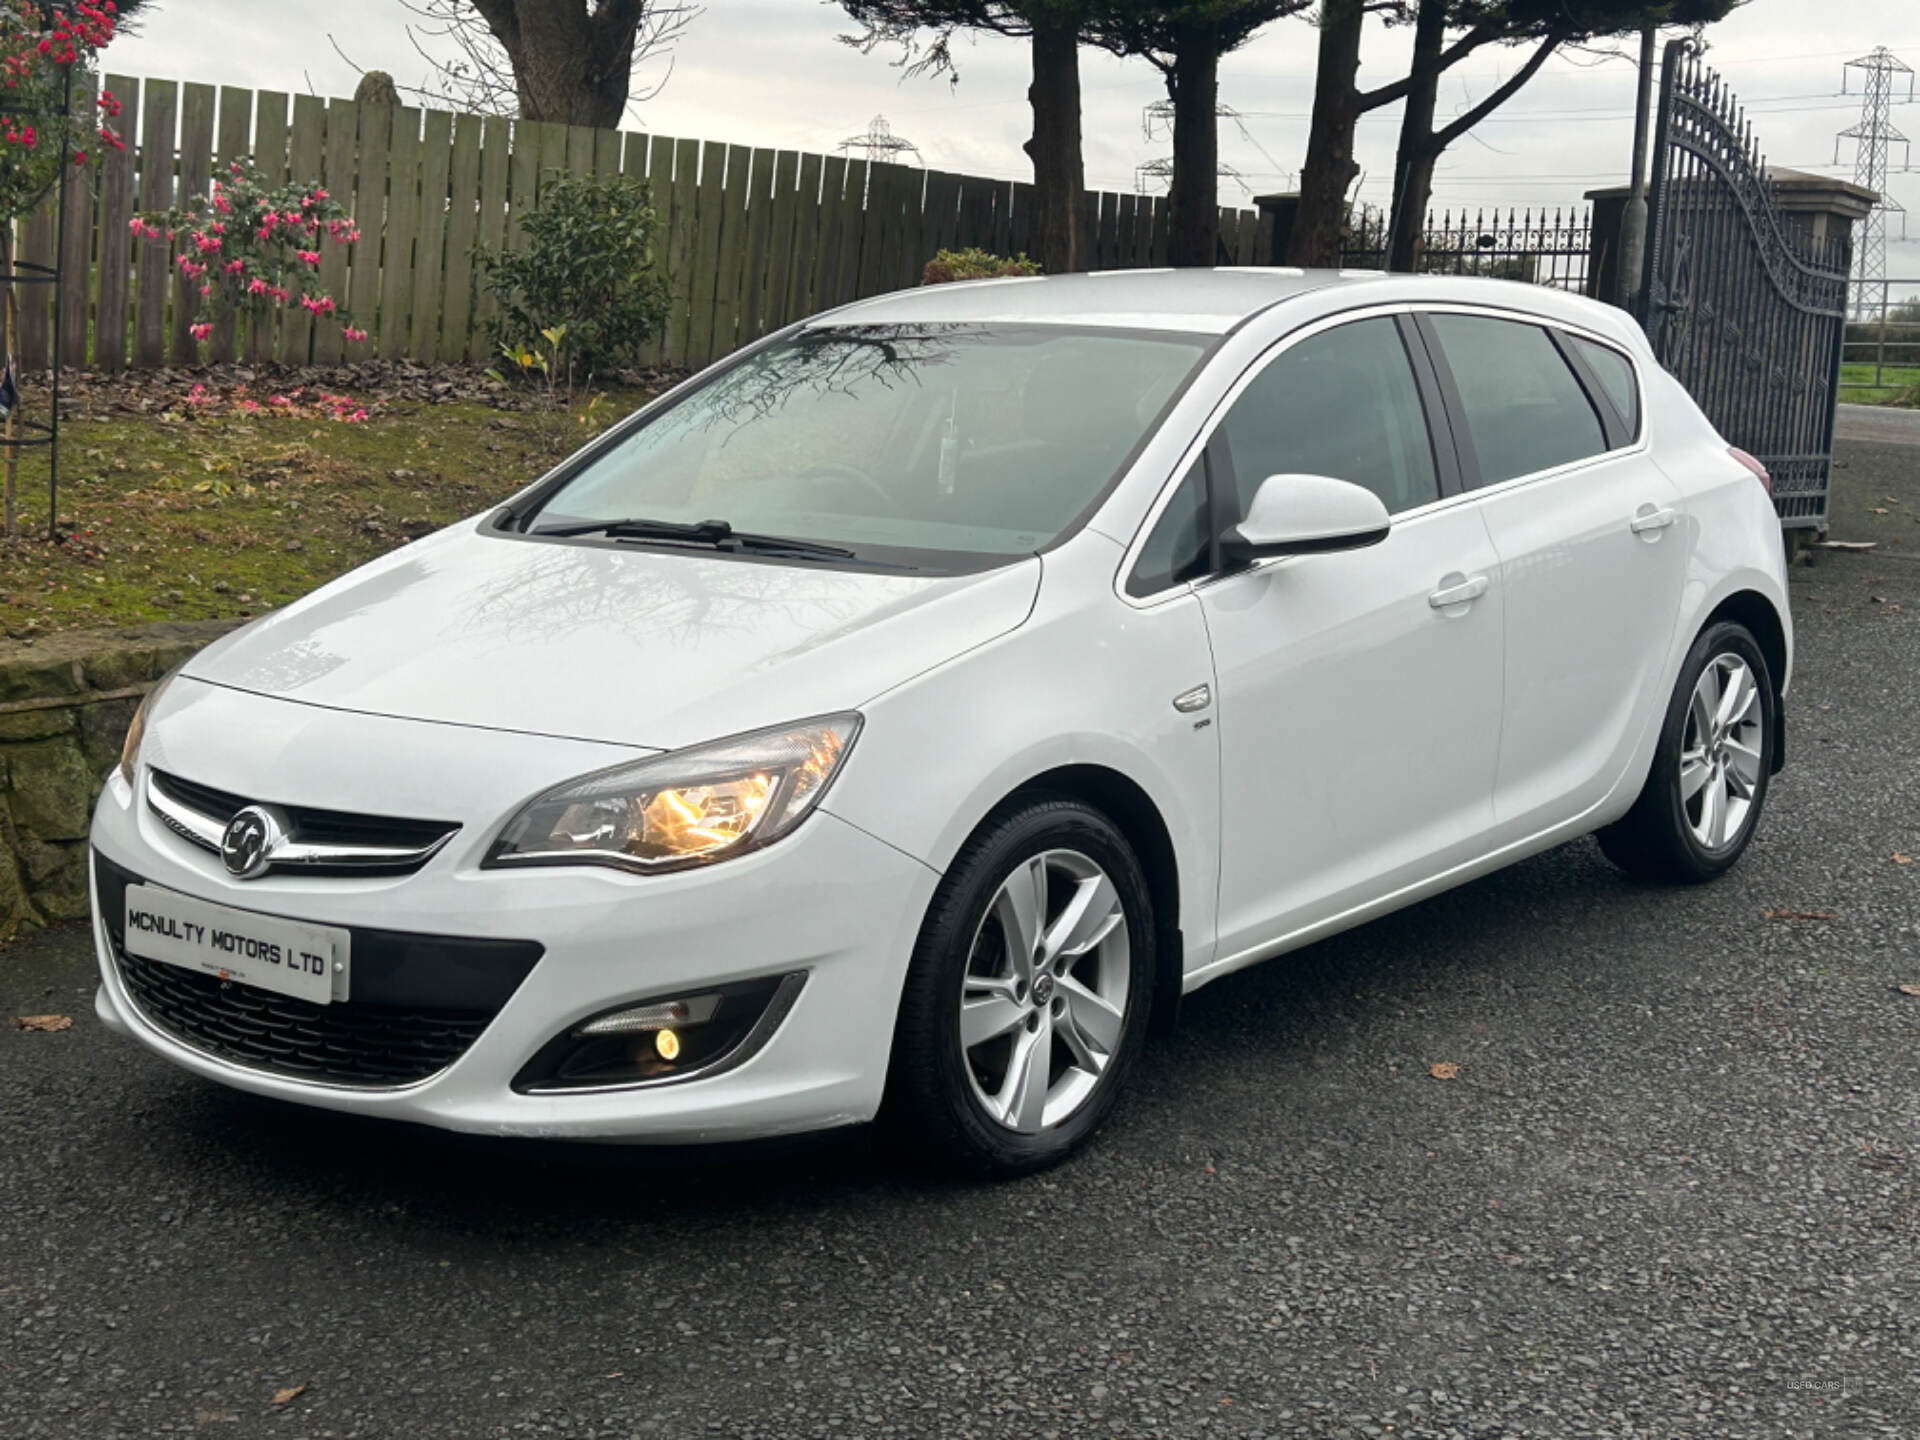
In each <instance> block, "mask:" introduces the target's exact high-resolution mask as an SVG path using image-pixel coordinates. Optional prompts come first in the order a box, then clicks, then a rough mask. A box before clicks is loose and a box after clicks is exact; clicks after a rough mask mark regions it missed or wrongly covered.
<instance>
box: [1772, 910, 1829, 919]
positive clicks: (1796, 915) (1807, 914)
mask: <svg viewBox="0 0 1920 1440" xmlns="http://www.w3.org/2000/svg"><path fill="white" fill-rule="evenodd" d="M1760 913H1761V914H1762V915H1764V916H1766V918H1767V919H1769V920H1838V919H1839V918H1840V912H1839V911H1838V910H1762V911H1761V912H1760Z"/></svg>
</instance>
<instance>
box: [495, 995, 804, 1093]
mask: <svg viewBox="0 0 1920 1440" xmlns="http://www.w3.org/2000/svg"><path fill="white" fill-rule="evenodd" d="M806 978H807V977H806V972H805V971H802V970H796V971H792V972H790V973H788V974H785V975H767V976H762V977H761V978H760V979H757V980H735V981H725V982H722V983H720V984H718V985H711V986H708V987H707V988H706V989H703V990H698V991H695V992H693V993H692V994H682V995H677V996H670V997H666V998H663V997H660V996H658V995H655V996H651V997H643V998H641V999H640V1000H639V1001H638V1002H637V1003H634V1004H628V1005H622V1006H620V1007H619V1008H618V1009H614V1010H607V1011H604V1012H602V1013H601V1014H599V1015H590V1016H588V1017H587V1018H586V1019H584V1020H582V1021H580V1022H579V1023H577V1024H575V1025H573V1026H571V1027H569V1028H568V1029H566V1030H563V1031H561V1032H560V1033H559V1034H558V1035H555V1036H554V1037H553V1038H552V1039H551V1040H549V1041H548V1042H547V1043H546V1044H545V1045H543V1046H541V1047H540V1049H539V1050H538V1051H536V1052H535V1053H534V1055H533V1056H532V1058H531V1059H529V1060H528V1061H527V1063H526V1064H525V1065H524V1066H522V1067H521V1070H520V1073H519V1074H518V1075H517V1076H515V1077H514V1081H513V1088H514V1089H515V1090H518V1091H520V1092H522V1093H538V1092H547V1091H553V1090H569V1089H594V1088H603V1087H614V1086H624V1085H656V1084H667V1083H669V1082H672V1081H680V1080H695V1079H700V1078H702V1077H705V1076H711V1075H714V1074H718V1073H720V1072H721V1071H723V1070H725V1069H727V1068H729V1067H731V1066H733V1065H738V1064H741V1063H743V1062H745V1061H746V1060H748V1059H750V1058H751V1057H752V1056H753V1055H754V1054H755V1052H757V1051H758V1050H759V1049H760V1047H761V1046H763V1045H765V1044H766V1043H767V1041H768V1040H769V1039H770V1038H771V1037H772V1035H773V1032H774V1031H775V1030H776V1029H778V1028H779V1026H780V1023H781V1021H783V1020H784V1019H785V1018H786V1016H787V1013H788V1011H790V1010H791V1009H792V1008H793V1004H794V1001H795V1000H797V999H798V998H799V995H800V988H801V986H802V985H804V984H805V983H806Z"/></svg>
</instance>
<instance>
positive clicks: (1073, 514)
mask: <svg viewBox="0 0 1920 1440" xmlns="http://www.w3.org/2000/svg"><path fill="white" fill-rule="evenodd" d="M1206 344H1207V342H1206V340H1205V339H1204V338H1203V337H1197V336H1191V335H1184V334H1178V335H1175V334H1161V333H1151V332H1121V331H1111V330H1101V331H1096V330H1087V329H1073V328H1066V327H1052V326H1000V325H991V324H974V325H931V326H930V325H919V326H913V325H887V326H878V325H875V326H840V327H834V328H826V329H819V330H810V331H804V332H802V333H800V334H796V335H793V336H791V337H789V338H788V339H786V340H783V341H780V342H779V343H777V344H774V345H771V346H768V347H767V348H766V349H764V350H761V351H759V352H758V353H757V354H754V355H752V356H750V357H749V358H747V359H746V360H744V361H742V362H741V363H740V364H738V365H736V366H734V367H733V368H732V369H730V370H727V371H725V372H724V373H722V374H720V375H718V376H716V377H715V378H714V379H713V380H712V381H710V382H709V383H707V384H706V385H704V386H701V387H700V388H699V389H697V390H695V391H694V392H693V393H691V394H689V395H688V396H687V397H686V398H685V399H684V400H681V401H680V402H679V403H678V404H676V405H674V406H672V407H671V408H669V409H667V410H665V411H663V412H662V413H660V414H658V415H656V416H654V417H652V418H651V419H649V420H648V421H646V422H645V423H644V424H643V425H641V426H640V427H639V428H638V429H636V430H634V431H633V432H632V433H630V434H628V435H626V436H625V437H624V438H622V439H621V440H619V441H618V442H617V443H615V444H614V445H612V446H611V448H609V449H607V450H606V451H604V452H603V453H601V454H600V455H598V456H596V457H595V458H594V459H593V460H592V461H591V462H590V463H588V464H587V465H586V466H585V467H584V468H583V469H581V470H580V471H579V473H578V474H576V475H575V476H573V477H572V478H571V479H570V480H568V481H567V482H566V483H565V484H564V485H562V486H561V487H560V488H559V489H558V490H556V491H554V492H553V493H552V494H550V495H549V496H547V497H546V499H545V501H544V503H543V504H542V505H541V506H540V508H539V511H538V513H537V515H535V516H534V517H532V518H531V519H523V520H522V521H521V523H522V524H523V525H524V526H525V528H527V529H529V530H531V531H532V532H533V533H535V534H538V533H540V532H541V531H542V530H552V529H558V528H561V527H573V528H578V527H581V526H582V525H583V523H590V522H595V521H619V520H645V521H649V522H666V523H668V524H681V525H688V524H694V525H698V524H701V523H703V522H706V521H713V520H718V521H724V522H726V524H727V525H728V526H729V527H730V528H731V530H732V531H734V532H736V533H737V532H757V533H760V534H763V535H775V536H781V537H786V538H790V539H796V540H806V541H813V542H824V543H826V544H830V545H834V546H838V547H841V548H843V549H846V550H850V551H852V552H853V553H854V557H855V558H857V559H858V558H874V559H893V560H895V561H899V560H907V561H909V562H915V561H917V560H922V559H927V558H929V557H926V556H924V555H922V556H917V557H916V556H910V555H902V554H901V552H945V553H947V554H950V555H956V556H970V557H991V556H1011V555H1019V554H1026V553H1031V552H1032V551H1034V550H1037V549H1040V548H1042V547H1043V546H1045V545H1047V544H1048V543H1049V542H1051V541H1052V540H1054V539H1055V538H1057V537H1058V536H1059V535H1060V534H1061V533H1062V532H1063V531H1064V530H1066V529H1067V528H1068V527H1069V526H1070V525H1072V524H1073V523H1074V521H1075V520H1076V519H1077V518H1078V517H1079V516H1080V515H1081V514H1082V513H1083V512H1084V511H1085V510H1086V509H1087V507H1088V506H1089V505H1090V504H1092V502H1093V501H1094V500H1095V499H1096V498H1098V497H1099V496H1100V494H1101V493H1102V492H1103V491H1104V489H1105V488H1106V486H1107V485H1108V483H1109V482H1110V481H1111V480H1112V479H1113V478H1114V476H1115V474H1116V472H1117V471H1118V470H1119V468H1120V466H1121V465H1122V463H1123V462H1124V461H1125V460H1126V459H1127V457H1128V455H1129V454H1130V453H1131V452H1132V451H1133V450H1134V448H1135V447H1136V446H1137V445H1138V444H1139V443H1140V441H1141V439H1142V437H1143V436H1144V435H1145V434H1146V433H1147V431H1148V430H1149V429H1150V428H1151V426H1152V425H1153V423H1154V421H1155V419H1156V417H1157V416H1158V415H1159V414H1160V412H1161V410H1162V409H1163V408H1164V407H1165V406H1166V404H1167V402H1168V400H1169V399H1170V398H1171V397H1172V395H1173V394H1174V392H1175V391H1176V390H1177V389H1178V388H1179V387H1180V385H1181V383H1182V382H1183V381H1184V380H1185V379H1186V377H1187V376H1188V375H1189V374H1190V373H1191V372H1192V371H1193V369H1194V367H1195V365H1196V364H1197V363H1198V362H1199V360H1200V358H1201V356H1202V354H1203V353H1204V352H1205V348H1206Z"/></svg>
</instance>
